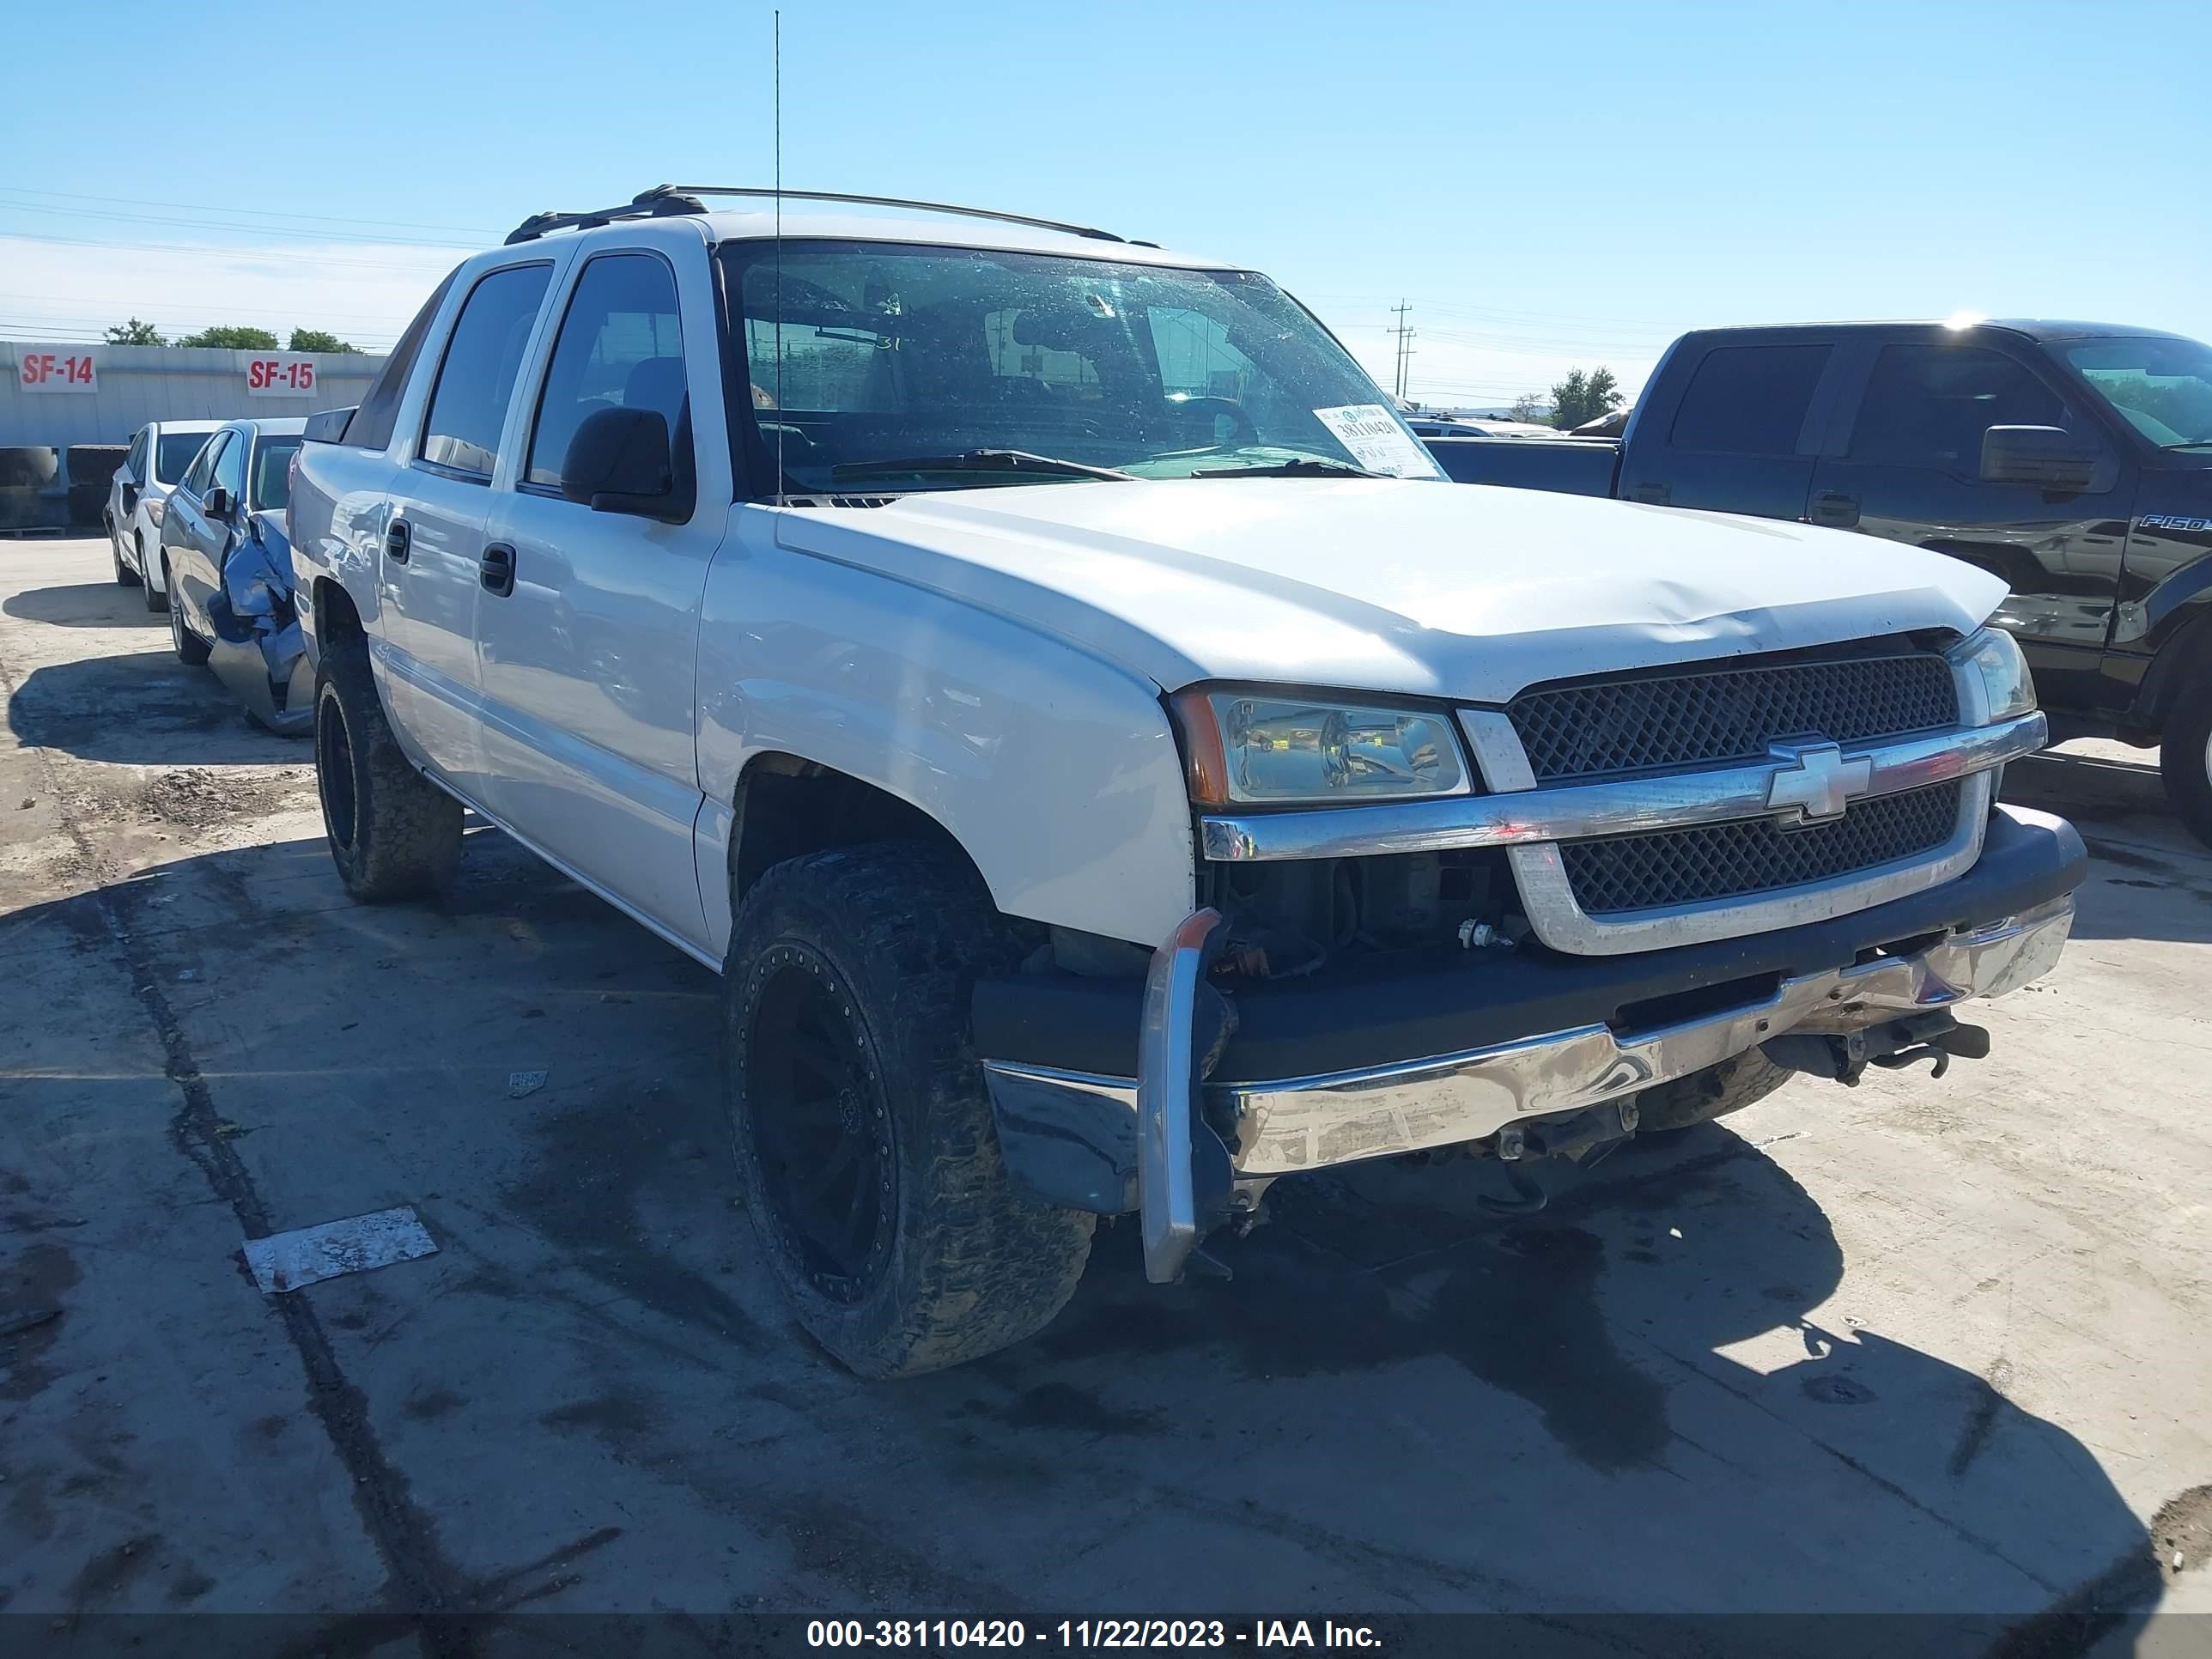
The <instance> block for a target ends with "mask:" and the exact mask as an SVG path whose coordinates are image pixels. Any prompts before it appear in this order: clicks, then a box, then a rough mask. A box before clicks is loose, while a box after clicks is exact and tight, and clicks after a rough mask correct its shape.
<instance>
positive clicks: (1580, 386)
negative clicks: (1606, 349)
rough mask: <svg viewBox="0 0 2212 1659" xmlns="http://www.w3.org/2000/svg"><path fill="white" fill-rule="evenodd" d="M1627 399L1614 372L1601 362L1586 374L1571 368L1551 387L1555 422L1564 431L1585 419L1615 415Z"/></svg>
mask: <svg viewBox="0 0 2212 1659" xmlns="http://www.w3.org/2000/svg"><path fill="white" fill-rule="evenodd" d="M1627 401H1628V400H1627V399H1626V398H1624V397H1622V396H1621V393H1620V383H1619V382H1618V381H1616V380H1614V379H1613V371H1612V370H1611V369H1609V368H1606V367H1604V366H1603V365H1602V364H1601V365H1599V366H1598V367H1597V368H1594V369H1592V370H1590V372H1589V374H1583V372H1582V370H1580V369H1579V368H1571V369H1569V370H1568V371H1567V378H1566V379H1565V380H1561V381H1560V382H1559V384H1558V385H1557V386H1553V388H1552V424H1553V426H1555V427H1557V428H1559V430H1560V431H1562V432H1571V431H1572V430H1573V429H1574V428H1577V427H1578V426H1580V425H1581V424H1582V423H1583V422H1584V421H1595V420H1596V419H1597V418H1598V416H1601V415H1610V414H1612V413H1613V410H1616V409H1619V408H1620V406H1621V404H1625V403H1626V402H1627Z"/></svg>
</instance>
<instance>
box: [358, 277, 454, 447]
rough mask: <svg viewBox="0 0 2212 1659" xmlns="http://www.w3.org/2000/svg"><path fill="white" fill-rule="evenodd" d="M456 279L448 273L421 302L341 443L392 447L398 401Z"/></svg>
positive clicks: (362, 401) (405, 388) (403, 394)
mask: <svg viewBox="0 0 2212 1659" xmlns="http://www.w3.org/2000/svg"><path fill="white" fill-rule="evenodd" d="M453 276H454V273H453V272H452V271H448V272H447V273H446V280H445V281H444V282H442V283H439V284H438V286H437V289H436V290H435V292H433V293H432V294H431V295H430V297H429V298H428V299H427V300H425V301H423V302H422V309H421V310H420V311H418V312H416V313H415V317H414V320H413V321H411V322H410V323H409V324H408V325H407V327H406V329H405V331H404V332H402V333H401V335H400V337H399V339H398V343H397V344H395V345H394V346H393V347H392V356H390V357H388V358H386V360H385V364H384V369H383V372H382V373H381V374H378V375H377V377H376V384H375V385H374V386H371V387H369V389H368V396H367V397H365V398H362V400H361V407H360V408H358V409H356V410H354V412H353V418H352V419H351V420H349V421H348V422H346V429H345V435H344V437H343V440H342V441H343V442H345V443H349V444H352V445H355V446H356V447H360V448H362V449H389V448H390V447H392V428H393V427H395V426H396V425H398V421H399V400H400V398H402V397H404V396H405V395H406V392H407V377H408V376H409V375H410V374H413V373H414V372H415V360H416V358H417V357H419V356H422V337H423V336H424V335H426V334H428V332H429V331H430V324H431V322H432V320H433V319H435V318H436V316H437V314H438V307H440V306H441V305H443V304H444V303H445V302H446V290H447V289H449V288H451V287H453Z"/></svg>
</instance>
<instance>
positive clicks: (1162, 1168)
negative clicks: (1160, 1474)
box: [983, 895, 2074, 1281]
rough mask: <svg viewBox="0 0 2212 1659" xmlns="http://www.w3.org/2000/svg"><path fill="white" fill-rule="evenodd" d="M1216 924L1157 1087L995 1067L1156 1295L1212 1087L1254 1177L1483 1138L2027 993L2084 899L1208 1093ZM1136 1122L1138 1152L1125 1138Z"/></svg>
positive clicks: (1013, 1116) (1173, 1008)
mask: <svg viewBox="0 0 2212 1659" xmlns="http://www.w3.org/2000/svg"><path fill="white" fill-rule="evenodd" d="M1211 921H1212V918H1211V913H1210V912H1200V913H1199V914H1198V915H1194V916H1193V917H1192V918H1190V919H1189V920H1188V921H1185V922H1184V924H1183V925H1182V927H1178V928H1177V929H1176V933H1175V934H1174V935H1173V936H1172V937H1171V938H1170V939H1169V940H1168V941H1167V942H1166V943H1165V944H1164V945H1162V946H1161V947H1160V949H1159V951H1158V953H1156V955H1155V957H1154V959H1153V965H1152V994H1148V995H1147V997H1146V1003H1145V1030H1144V1032H1143V1035H1142V1038H1141V1042H1140V1047H1139V1056H1140V1058H1139V1067H1140V1070H1142V1071H1143V1072H1144V1073H1146V1075H1145V1076H1144V1077H1142V1078H1140V1079H1127V1078H1112V1077H1100V1076H1094V1075H1091V1074H1088V1073H1076V1072H1063V1071H1055V1070H1053V1069H1051V1068H1049V1067H1045V1066H1026V1065H1016V1064H1012V1063H1009V1062H1005V1061H1000V1060H985V1061H984V1063H983V1069H984V1074H985V1077H986V1079H987V1081H988V1084H989V1086H990V1089H991V1093H992V1097H993V1100H994V1105H995V1107H996V1109H998V1111H999V1113H1000V1118H1001V1121H1002V1122H1005V1121H1018V1122H1019V1123H1021V1124H1022V1125H1024V1127H1025V1128H1027V1129H1029V1130H1031V1131H1033V1132H1035V1139H1034V1141H1033V1143H1032V1144H1036V1145H1050V1146H1059V1147H1061V1148H1063V1149H1064V1150H1065V1153H1066V1158H1068V1160H1069V1162H1068V1164H1066V1167H1065V1168H1064V1169H1063V1170H1060V1171H1059V1172H1056V1176H1055V1179H1054V1182H1052V1184H1053V1185H1054V1187H1055V1188H1058V1189H1059V1190H1060V1191H1061V1192H1063V1193H1064V1192H1066V1191H1068V1190H1071V1188H1069V1186H1068V1184H1067V1182H1068V1181H1069V1180H1073V1181H1074V1182H1077V1183H1078V1184H1079V1186H1080V1188H1081V1190H1083V1191H1085V1192H1095V1193H1096V1194H1097V1201H1096V1202H1095V1203H1094V1204H1092V1206H1091V1207H1096V1208H1099V1209H1102V1210H1105V1211H1108V1212H1112V1211H1115V1210H1125V1209H1127V1208H1128V1207H1131V1206H1130V1204H1129V1202H1128V1201H1127V1200H1128V1199H1129V1198H1131V1197H1133V1198H1134V1199H1135V1200H1136V1207H1138V1208H1139V1209H1141V1210H1142V1212H1143V1213H1144V1231H1145V1243H1146V1271H1147V1275H1148V1276H1149V1277H1151V1278H1152V1279H1154V1280H1156V1281H1164V1280H1167V1279H1173V1278H1175V1277H1176V1274H1177V1273H1180V1272H1181V1270H1182V1265H1183V1263H1184V1261H1186V1260H1187V1259H1188V1255H1189V1254H1190V1251H1191V1250H1192V1249H1194V1248H1195V1247H1196V1244H1197V1242H1198V1237H1199V1233H1200V1225H1201V1224H1200V1217H1199V1216H1198V1215H1197V1214H1196V1212H1195V1208H1194V1197H1193V1190H1192V1186H1191V1182H1189V1180H1188V1174H1187V1171H1188V1162H1189V1158H1190V1155H1191V1154H1190V1147H1191V1140H1190V1139H1189V1137H1190V1135H1191V1134H1192V1133H1194V1132H1195V1133H1202V1134H1209V1135H1210V1134H1211V1133H1212V1130H1211V1129H1209V1128H1207V1127H1206V1121H1212V1122H1214V1123H1221V1124H1225V1125H1227V1126H1229V1132H1228V1133H1227V1135H1226V1137H1225V1141H1226V1145H1227V1149H1228V1153H1229V1160H1230V1167H1231V1170H1232V1172H1233V1174H1234V1176H1236V1177H1237V1178H1238V1179H1252V1178H1264V1177H1271V1176H1282V1175H1291V1174H1295V1173H1297V1172H1300V1171H1304V1170H1318V1169H1325V1168H1327V1167H1328V1166H1329V1165H1331V1164H1349V1163H1352V1162H1355V1161H1358V1160H1359V1159H1363V1158H1383V1157H1388V1156H1391V1155H1394V1154H1396V1153H1401V1152H1421V1151H1425V1150H1427V1149H1429V1148H1432V1147H1440V1146H1457V1145H1460V1144H1462V1143H1463V1142H1468V1141H1479V1140H1483V1139H1488V1138H1489V1137H1491V1136H1492V1135H1494V1134H1496V1133H1498V1130H1499V1129H1501V1128H1503V1127H1505V1126H1506V1125H1507V1124H1510V1123H1512V1122H1515V1121H1518V1120H1520V1119H1523V1118H1532V1117H1541V1116H1546V1115H1551V1114H1553V1113H1559V1112H1571V1111H1575V1110H1577V1109H1582V1108H1583V1107H1587V1106H1590V1105H1594V1104H1596V1103H1600V1102H1603V1101H1608V1100H1614V1099H1618V1098H1621V1097H1627V1096H1631V1095H1633V1094H1635V1093H1637V1092H1638V1091H1641V1090H1644V1089H1648V1088H1650V1087H1652V1086H1653V1085H1657V1084H1661V1083H1666V1082H1670V1081H1672V1080H1673V1079H1676V1078H1680V1077H1686V1076H1688V1075H1689V1074H1690V1073H1693V1072H1698V1071H1702V1070H1703V1069H1705V1067H1706V1066H1712V1065H1715V1064H1717V1062H1719V1061H1721V1060H1726V1059H1729V1057H1731V1056H1732V1055H1735V1054H1742V1053H1745V1052H1746V1051H1747V1050H1748V1049H1751V1048H1755V1047H1757V1046H1758V1045H1759V1044H1760V1043H1762V1042H1766V1041H1767V1040H1768V1039H1769V1038H1771V1037H1775V1036H1781V1035H1783V1034H1784V1033H1785V1032H1791V1031H1795V1032H1800V1033H1803V1034H1806V1035H1843V1034H1847V1033H1850V1032H1852V1031H1857V1030H1866V1029H1867V1028H1869V1027H1871V1026H1875V1025H1879V1024H1884V1023H1885V1022H1887V1021H1889V1020H1893V1019H1895V1018H1899V1016H1901V1015H1905V1014H1912V1013H1925V1012H1930V1011H1932V1010H1936V1009H1942V1008H1948V1007H1951V1006H1954V1005H1956V1004H1958V1003H1961V1002H1964V1001H1966V1000H1969V999H1972V998H1977V997H1994V996H2002V995H2003V994H2005V993H2006V992H2008V991H2012V990H2017V989H2018V988H2019V987H2021V986H2023V985H2026V984H2027V983H2028V982H2030V981H2033V980H2036V979H2039V978H2040V977H2042V975H2045V974H2046V973H2048V972H2049V971H2050V970H2051V968H2052V967H2053V966H2055V965H2056V964H2057V961H2058V957H2059V953H2060V952H2061V951H2063V949H2064V947H2065V944H2066V939H2067V936H2068V934H2069V932H2070V931H2071V930H2072V927H2073V923H2074V901H2073V898H2072V896H2070V895H2069V896H2064V897H2060V898H2055V899H2051V900H2050V901H2048V902H2045V903H2042V904H2039V905H2038V906H2036V907H2035V908H2033V909H2030V910H2027V911H2023V912H2021V914H2019V915H2011V916H2005V917H2002V918H2001V919H1999V920H1996V921H1990V922H1986V923H1984V924H1982V925H1980V926H1978V927H1972V928H1966V929H1961V930H1959V931H1956V932H1954V933H1950V934H1949V935H1948V936H1947V937H1945V938H1943V939H1941V940H1939V941H1938V942H1937V943H1936V944H1934V945H1929V946H1928V947H1927V948H1926V949H1924V950H1923V951H1918V952H1916V953H1915V954H1913V955H1911V956H1885V957H1877V958H1875V960H1873V961H1870V962H1864V963H1854V964H1852V965H1850V966H1847V967H1844V968H1839V969H1833V970H1832V971H1828V972H1824V973H1818V974H1808V975H1802V976H1801V977H1796V978H1790V979H1785V980H1784V981H1782V983H1781V984H1780V985H1779V986H1778V987H1777V988H1776V990H1775V991H1774V993H1773V994H1771V995H1770V996H1767V997H1765V998H1762V999H1760V1000H1757V1001H1754V1002H1750V1003H1747V1004H1744V1005H1742V1006H1738V1007H1735V1008H1730V1009H1727V1010H1724V1011H1723V1012H1716V1013H1711V1014H1707V1015H1704V1016H1701V1017H1699V1018H1695V1019H1690V1020H1685V1021H1682V1022H1680V1024H1673V1025H1668V1026H1662V1027H1660V1028H1657V1029H1656V1030H1644V1031H1634V1032H1619V1031H1615V1030H1613V1028H1611V1027H1610V1026H1607V1025H1589V1026H1583V1027H1580V1028H1577V1029H1575V1030H1564V1031H1553V1032H1549V1033H1547V1034H1545V1035H1542V1036H1530V1037H1527V1038H1524V1039H1522V1040H1520V1041H1518V1042H1510V1043H1505V1044H1501V1045H1498V1046H1496V1047H1493V1048H1478V1049H1473V1050H1469V1051H1467V1052H1465V1053H1461V1054H1438V1055H1435V1056H1432V1057H1430V1058H1426V1059H1420V1060H1407V1061H1404V1062H1401V1063H1399V1064H1395V1065H1391V1066H1379V1067H1374V1068H1370V1069H1368V1070H1364V1071H1357V1072H1343V1073H1334V1074H1331V1075H1328V1076H1321V1077H1302V1078H1285V1079H1271V1080H1267V1081H1260V1082H1220V1081H1215V1082H1211V1083H1207V1084H1206V1085H1198V1084H1197V1083H1196V1082H1195V1081H1194V1075H1193V1072H1192V1066H1191V1061H1190V1060H1189V1058H1188V1056H1189V1054H1190V1048H1191V1035H1190V1027H1189V1024H1188V1020H1189V1018H1190V1012H1189V1011H1190V1006H1191V998H1190V987H1191V986H1192V984H1193V983H1194V981H1195V977H1196V974H1197V963H1198V961H1199V957H1200V953H1201V952H1202V951H1203V948H1204V945H1205V939H1206V932H1207V931H1208V929H1209V928H1210V927H1211ZM1201 1087H1202V1089H1203V1102H1204V1105H1205V1107H1206V1111H1205V1112H1204V1114H1203V1118H1204V1120H1206V1121H1199V1119H1198V1117H1197V1115H1196V1114H1195V1111H1194V1108H1195V1105H1196V1103H1197V1102H1198V1099H1199V1090H1200V1088H1201ZM1140 1104H1141V1108H1142V1109H1140ZM1102 1106H1103V1107H1105V1108H1106V1110H1105V1112H1104V1113H1103V1121H1105V1122H1108V1123H1111V1124H1114V1125H1115V1126H1116V1133H1115V1134H1114V1135H1113V1136H1112V1137H1111V1138H1110V1142H1111V1144H1101V1142H1102V1140H1105V1139H1108V1138H1107V1137H1103V1136H1102V1135H1101V1133H1100V1132H1099V1129H1098V1126H1099V1125H1100V1123H1101V1122H1102ZM1123 1114H1126V1119H1127V1136H1126V1138H1123V1137H1122V1136H1121V1135H1120V1133H1118V1128H1119V1126H1120V1125H1121V1121H1122V1115H1123ZM1132 1188H1134V1191H1133V1192H1132V1191H1131V1189H1132ZM1117 1198H1118V1199H1119V1200H1120V1201H1116V1200H1117Z"/></svg>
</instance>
